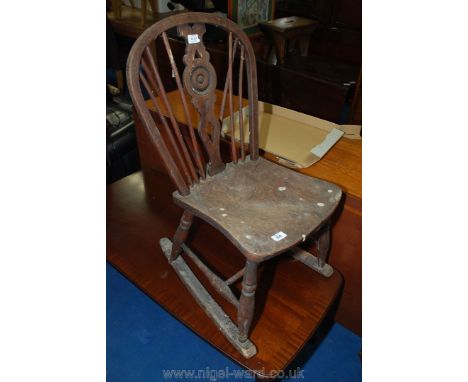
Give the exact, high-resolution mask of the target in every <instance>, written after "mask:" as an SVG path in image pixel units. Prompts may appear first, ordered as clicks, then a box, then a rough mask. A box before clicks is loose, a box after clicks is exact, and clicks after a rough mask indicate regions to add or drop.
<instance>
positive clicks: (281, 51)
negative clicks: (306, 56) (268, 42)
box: [273, 33, 286, 64]
mask: <svg viewBox="0 0 468 382" xmlns="http://www.w3.org/2000/svg"><path fill="white" fill-rule="evenodd" d="M273 40H274V42H275V49H276V58H277V59H278V61H279V62H280V63H281V64H284V56H285V53H286V38H285V37H284V36H282V35H280V34H278V33H274V34H273Z"/></svg>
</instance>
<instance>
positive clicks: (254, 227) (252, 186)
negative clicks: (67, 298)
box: [174, 158, 341, 262]
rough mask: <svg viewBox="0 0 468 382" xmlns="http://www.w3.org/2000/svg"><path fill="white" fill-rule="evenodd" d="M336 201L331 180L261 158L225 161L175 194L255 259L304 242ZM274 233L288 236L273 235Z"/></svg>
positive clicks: (336, 189)
mask: <svg viewBox="0 0 468 382" xmlns="http://www.w3.org/2000/svg"><path fill="white" fill-rule="evenodd" d="M340 200H341V189H340V188H339V187H337V186H335V185H334V184H331V183H329V182H324V181H321V180H319V179H316V178H312V177H310V176H305V175H302V174H299V173H297V172H295V171H292V170H290V169H287V168H285V167H282V166H279V165H277V164H275V163H272V162H270V161H268V160H266V159H263V158H259V159H258V160H256V161H252V160H250V158H247V159H246V160H245V162H239V163H237V164H234V163H229V164H228V165H227V166H226V169H225V170H224V171H223V172H222V173H220V174H218V175H216V176H214V177H209V178H207V179H206V180H204V181H202V182H200V184H196V185H194V186H193V187H192V188H191V191H190V194H189V195H186V196H183V195H180V194H178V193H176V194H174V201H175V202H176V203H177V204H178V205H180V206H181V207H183V208H184V209H185V210H188V211H190V212H192V213H193V214H195V215H196V216H199V217H200V218H203V219H205V220H206V221H208V222H209V223H210V224H212V225H213V226H214V227H217V228H218V229H220V230H221V232H223V233H224V234H225V235H226V236H227V237H228V238H229V239H230V240H231V241H232V242H233V243H234V245H236V247H237V248H238V249H239V250H240V251H241V252H242V253H243V254H244V255H245V256H246V257H247V258H249V259H250V260H253V261H257V262H261V261H265V260H266V259H268V258H271V257H273V256H276V255H277V254H279V253H283V252H284V251H287V250H288V249H290V248H291V247H293V246H296V245H297V244H298V243H301V242H303V241H305V240H306V237H308V236H309V235H310V234H311V233H314V232H315V231H316V230H317V229H319V228H320V227H321V226H322V224H323V223H324V222H325V221H327V220H329V219H330V217H331V215H332V214H333V212H334V211H335V209H336V207H337V206H338V204H339V202H340ZM279 232H281V233H284V234H286V235H287V236H286V237H284V238H283V239H281V240H279V241H275V240H273V239H272V236H273V235H275V234H277V233H279ZM327 253H328V252H327ZM324 256H325V254H324Z"/></svg>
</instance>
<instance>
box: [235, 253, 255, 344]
mask: <svg viewBox="0 0 468 382" xmlns="http://www.w3.org/2000/svg"><path fill="white" fill-rule="evenodd" d="M257 265H258V264H257V263H255V262H253V261H250V260H247V261H246V263H245V271H244V278H243V279H242V292H241V296H240V300H239V309H238V311H237V326H238V327H239V341H240V342H245V341H246V340H247V338H248V336H249V330H250V326H251V325H252V319H253V314H254V308H255V289H257Z"/></svg>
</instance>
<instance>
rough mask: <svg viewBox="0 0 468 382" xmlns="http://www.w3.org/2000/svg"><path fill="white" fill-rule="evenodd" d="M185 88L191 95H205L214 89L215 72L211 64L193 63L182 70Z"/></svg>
mask: <svg viewBox="0 0 468 382" xmlns="http://www.w3.org/2000/svg"><path fill="white" fill-rule="evenodd" d="M184 84H185V88H186V89H187V90H188V91H189V93H192V95H195V94H196V95H202V96H204V95H206V94H208V93H210V92H212V91H214V89H215V88H216V72H215V70H214V68H213V66H212V65H211V63H209V62H208V63H205V62H203V63H202V62H194V65H193V66H192V67H186V68H185V70H184Z"/></svg>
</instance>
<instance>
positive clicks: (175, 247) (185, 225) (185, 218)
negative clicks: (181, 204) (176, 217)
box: [169, 211, 193, 262]
mask: <svg viewBox="0 0 468 382" xmlns="http://www.w3.org/2000/svg"><path fill="white" fill-rule="evenodd" d="M192 222H193V215H192V214H191V213H190V212H188V211H184V214H183V215H182V217H181V218H180V223H179V226H178V227H177V230H176V233H175V235H174V239H173V240H172V250H171V255H170V256H169V261H170V262H172V261H174V260H175V259H177V257H178V256H179V255H180V252H181V251H182V244H183V243H184V242H185V240H187V236H188V233H189V230H190V227H191V225H192Z"/></svg>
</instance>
